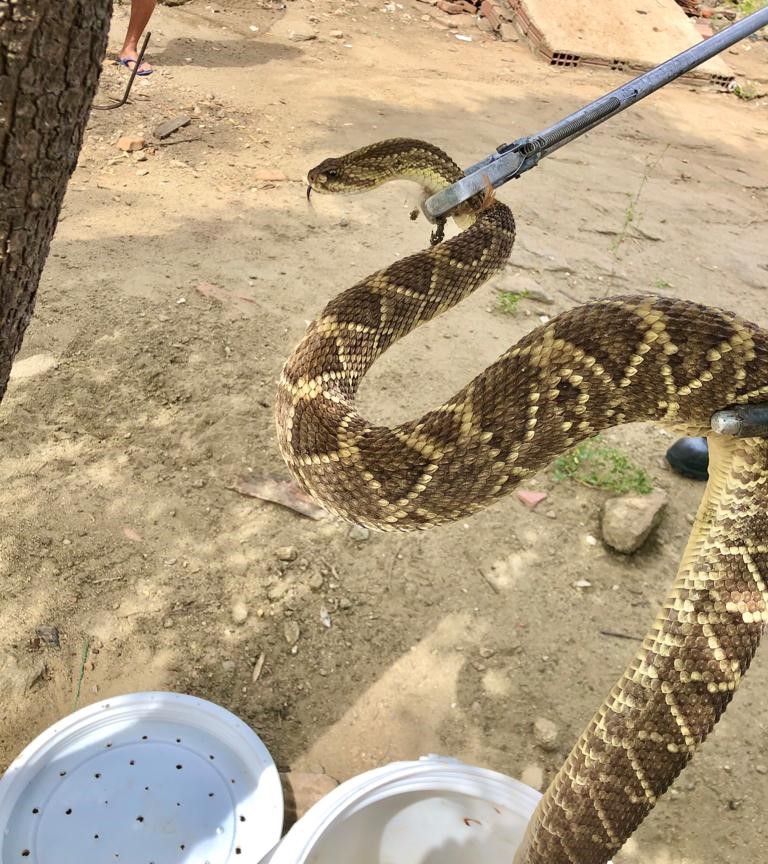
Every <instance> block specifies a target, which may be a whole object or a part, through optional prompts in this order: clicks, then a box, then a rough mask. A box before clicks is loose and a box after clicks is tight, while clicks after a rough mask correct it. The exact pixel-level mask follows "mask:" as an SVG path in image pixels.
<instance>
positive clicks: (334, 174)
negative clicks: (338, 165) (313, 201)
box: [325, 168, 339, 180]
mask: <svg viewBox="0 0 768 864" xmlns="http://www.w3.org/2000/svg"><path fill="white" fill-rule="evenodd" d="M338 174H339V172H338V171H337V170H336V169H335V168H329V169H328V170H327V171H326V172H325V176H326V177H328V178H329V179H330V180H333V178H334V177H337V176H338Z"/></svg>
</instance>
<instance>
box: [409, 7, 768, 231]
mask: <svg viewBox="0 0 768 864" xmlns="http://www.w3.org/2000/svg"><path fill="white" fill-rule="evenodd" d="M766 25H768V8H765V9H761V10H760V11H759V12H753V13H752V14H751V15H748V16H747V17H746V18H743V19H742V20H741V21H737V22H736V23H735V24H731V25H730V26H729V27H726V28H725V29H724V30H721V31H720V32H719V33H717V34H715V35H714V36H710V37H709V39H706V40H705V41H704V42H701V43H699V44H698V45H694V46H692V47H691V48H688V49H686V50H685V51H683V52H682V53H680V54H678V55H677V56H676V57H672V58H671V59H670V60H667V61H665V62H664V63H662V64H661V65H660V66H656V67H655V68H653V69H651V70H650V71H649V72H644V73H643V74H642V75H638V77H637V78H633V79H632V81H629V82H628V83H627V84H623V85H622V86H621V87H618V88H617V89H616V90H613V91H612V92H610V93H607V94H606V95H605V96H601V97H600V98H599V99H595V101H594V102H590V103H589V104H588V105H585V106H584V107H583V108H580V109H579V110H578V111H575V112H574V113H573V114H569V115H568V116H567V117H564V118H563V119H562V120H558V121H557V123H553V124H552V125H551V126H549V127H547V128H546V129H544V130H542V131H541V132H537V133H536V134H535V135H529V136H526V137H524V138H518V139H517V140H516V141H513V142H512V143H511V144H502V145H501V146H500V147H498V148H497V150H496V152H495V153H492V154H491V155H490V156H488V157H487V158H485V159H483V160H481V161H480V162H477V163H475V164H474V165H472V166H471V167H469V168H467V170H466V171H465V172H464V174H465V176H464V177H463V178H462V179H461V180H459V181H458V182H457V183H454V184H453V185H452V186H448V187H447V188H446V189H442V190H441V191H440V192H438V193H436V194H435V195H432V196H431V197H430V198H428V199H427V200H426V201H425V202H424V207H423V209H424V213H425V214H426V216H427V218H428V219H429V220H430V221H432V222H436V221H439V220H441V219H443V218H444V217H445V216H446V214H448V213H450V211H451V210H453V209H454V208H455V207H456V206H458V205H459V204H461V203H462V202H463V201H466V200H467V199H468V198H471V197H472V195H474V194H476V193H477V192H479V191H480V190H481V189H483V188H484V187H485V185H486V182H487V181H490V182H491V184H492V185H493V186H494V187H498V186H501V185H502V184H504V183H506V182H507V181H508V180H512V179H513V178H515V177H519V176H520V175H521V174H523V173H524V172H526V171H528V170H530V169H531V168H533V167H535V166H536V165H537V164H538V162H539V160H540V159H541V158H542V157H544V156H547V155H549V154H550V153H553V152H554V151H555V150H557V149H558V148H560V147H562V146H563V145H564V144H567V143H569V142H570V141H573V140H574V139H575V138H578V137H579V136H580V135H583V134H584V133H585V132H588V131H589V130H590V129H593V128H594V127H595V126H597V125H599V124H600V123H603V122H604V121H605V120H607V119H608V118H609V117H613V116H614V115H615V114H618V113H619V112H620V111H623V110H624V109H625V108H629V107H630V105H634V104H635V102H639V101H640V99H644V98H645V97H646V96H648V95H650V94H651V93H654V92H655V91H656V90H658V89H660V88H661V87H664V86H665V85H667V84H669V83H670V81H674V80H675V78H679V77H680V76H681V75H684V74H685V73H686V72H689V71H690V70H691V69H693V68H695V67H696V66H699V65H700V64H701V63H704V62H705V61H706V60H709V59H711V58H712V57H714V56H715V55H717V54H719V53H720V52H721V51H724V50H725V49H726V48H729V47H730V46H731V45H734V44H735V43H736V42H738V41H740V40H741V39H744V38H745V37H746V36H749V35H750V34H752V33H754V32H755V31H757V30H759V29H760V28H761V27H765V26H766ZM486 178H487V180H486Z"/></svg>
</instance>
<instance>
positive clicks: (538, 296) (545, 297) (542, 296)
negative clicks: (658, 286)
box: [501, 24, 555, 306]
mask: <svg viewBox="0 0 768 864" xmlns="http://www.w3.org/2000/svg"><path fill="white" fill-rule="evenodd" d="M501 26H502V27H503V26H504V25H503V24H502V25H501ZM525 299H526V300H533V301H535V302H536V303H543V304H544V305H545V306H551V305H552V304H553V303H554V302H555V301H554V300H553V299H552V298H551V297H550V296H549V294H547V293H546V292H545V291H542V290H541V288H527V289H526V292H525Z"/></svg>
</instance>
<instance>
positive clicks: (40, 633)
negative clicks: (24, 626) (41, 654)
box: [35, 624, 59, 648]
mask: <svg viewBox="0 0 768 864" xmlns="http://www.w3.org/2000/svg"><path fill="white" fill-rule="evenodd" d="M35 633H37V637H38V639H39V640H40V641H41V642H42V643H44V644H45V645H50V646H51V647H52V648H58V647H59V631H58V630H57V629H56V628H55V627H51V626H50V624H41V625H40V626H39V627H38V628H37V630H35Z"/></svg>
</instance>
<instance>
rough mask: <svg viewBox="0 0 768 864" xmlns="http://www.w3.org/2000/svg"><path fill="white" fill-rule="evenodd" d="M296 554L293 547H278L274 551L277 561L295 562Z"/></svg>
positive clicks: (296, 551) (296, 550)
mask: <svg viewBox="0 0 768 864" xmlns="http://www.w3.org/2000/svg"><path fill="white" fill-rule="evenodd" d="M298 554H299V552H298V549H296V547H295V546H280V547H279V548H278V549H277V550H276V551H275V555H277V560H278V561H295V560H296V558H297V557H298Z"/></svg>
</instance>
